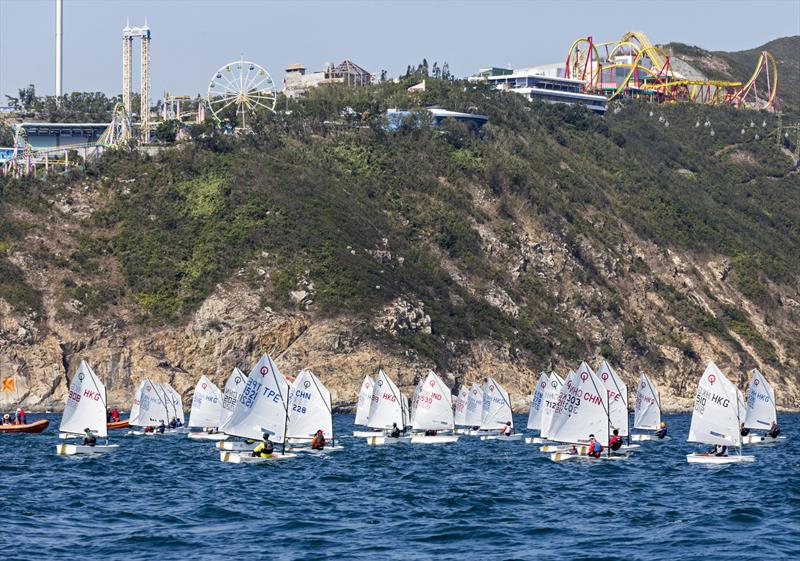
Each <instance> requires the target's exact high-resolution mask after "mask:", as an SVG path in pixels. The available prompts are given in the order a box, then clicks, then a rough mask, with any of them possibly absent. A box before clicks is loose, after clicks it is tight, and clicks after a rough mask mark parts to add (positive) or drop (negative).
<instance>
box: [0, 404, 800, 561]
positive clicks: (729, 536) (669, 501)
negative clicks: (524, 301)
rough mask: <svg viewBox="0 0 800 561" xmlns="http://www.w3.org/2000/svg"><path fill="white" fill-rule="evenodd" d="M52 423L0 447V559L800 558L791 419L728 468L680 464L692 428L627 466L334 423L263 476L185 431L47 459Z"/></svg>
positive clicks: (674, 422) (4, 440)
mask: <svg viewBox="0 0 800 561" xmlns="http://www.w3.org/2000/svg"><path fill="white" fill-rule="evenodd" d="M47 417H48V418H49V419H51V424H50V427H49V428H48V429H47V430H46V431H45V432H44V433H42V434H38V435H2V434H0V466H1V469H2V472H0V505H2V512H3V515H4V516H3V518H4V520H3V521H2V525H1V526H0V527H1V528H2V531H1V532H0V551H1V552H2V559H4V560H16V559H26V560H27V559H69V560H81V561H86V560H91V559H98V560H100V559H102V560H103V561H111V560H127V559H132V560H133V559H158V560H168V559H222V558H239V559H267V558H269V559H286V560H294V559H370V560H371V559H381V560H383V559H437V560H446V559H453V560H458V561H464V560H471V559H475V560H494V559H498V560H504V559H559V560H561V559H626V560H627V559H642V560H656V559H664V560H667V559H669V560H672V559H697V560H705V559H714V560H720V559H798V558H800V454H799V453H798V445H797V444H796V443H795V438H796V437H797V428H798V421H800V415H796V414H792V415H789V414H784V415H779V421H780V423H781V426H782V427H783V434H784V435H786V436H787V437H788V439H787V440H785V441H783V442H782V443H778V444H771V445H766V446H748V447H746V452H747V453H750V454H753V455H755V456H756V463H754V464H738V465H730V466H727V467H707V466H699V465H689V464H687V462H686V459H685V458H684V455H685V454H686V453H688V452H691V451H693V450H695V449H696V447H695V446H694V445H692V444H688V443H686V442H685V439H686V434H687V432H688V426H689V416H688V415H673V416H667V417H666V421H667V423H668V425H669V427H670V429H671V436H672V437H673V438H672V440H670V441H666V442H644V443H642V447H641V448H640V449H639V450H638V451H637V453H636V454H635V455H634V456H633V457H632V458H631V459H629V460H627V461H616V462H598V463H588V462H567V463H560V464H556V463H553V462H551V461H550V460H549V459H548V458H547V456H546V455H544V454H541V453H540V452H539V451H538V446H536V445H530V444H524V443H522V442H496V441H480V440H479V439H477V438H475V437H461V439H460V440H459V442H458V443H457V444H451V445H434V446H424V445H414V446H412V445H402V444H401V445H394V446H378V447H371V446H366V445H365V443H364V442H363V441H362V440H361V439H354V438H352V437H349V436H348V435H351V434H352V431H353V416H352V415H336V416H335V429H336V431H337V433H338V438H337V443H341V444H342V445H344V446H345V447H346V449H345V450H342V451H338V452H331V453H327V454H323V455H305V457H303V456H300V457H298V458H295V459H291V460H285V461H281V462H276V463H275V464H272V465H235V464H223V463H221V462H220V461H219V455H218V452H217V450H216V449H215V448H214V447H213V443H207V442H194V441H189V440H188V439H186V438H185V436H165V437H157V438H142V437H126V436H123V435H122V434H119V435H117V434H114V435H113V436H114V437H113V439H112V440H113V442H116V443H119V444H120V448H119V449H118V450H117V451H116V452H114V453H112V454H109V455H107V456H105V457H102V458H94V459H85V458H84V459H76V458H74V457H73V458H65V457H58V456H56V455H55V446H56V444H57V443H58V438H57V429H58V422H59V418H58V416H57V415H48V416H47ZM30 418H31V419H36V418H41V416H36V415H31V416H30ZM517 423H518V424H519V426H524V424H525V418H524V417H523V416H520V417H519V418H518V419H517ZM115 432H117V433H124V432H125V431H115Z"/></svg>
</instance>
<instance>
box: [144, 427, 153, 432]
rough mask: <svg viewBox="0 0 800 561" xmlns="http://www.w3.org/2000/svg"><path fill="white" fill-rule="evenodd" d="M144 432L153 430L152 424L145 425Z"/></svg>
mask: <svg viewBox="0 0 800 561" xmlns="http://www.w3.org/2000/svg"><path fill="white" fill-rule="evenodd" d="M144 432H153V427H151V426H147V427H144Z"/></svg>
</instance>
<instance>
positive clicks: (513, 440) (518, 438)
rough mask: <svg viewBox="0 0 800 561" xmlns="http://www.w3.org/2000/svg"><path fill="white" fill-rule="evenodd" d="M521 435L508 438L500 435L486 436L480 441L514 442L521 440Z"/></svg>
mask: <svg viewBox="0 0 800 561" xmlns="http://www.w3.org/2000/svg"><path fill="white" fill-rule="evenodd" d="M522 437H523V435H522V434H512V435H510V436H503V435H502V434H486V435H483V436H482V437H481V440H500V441H507V442H515V441H517V440H522Z"/></svg>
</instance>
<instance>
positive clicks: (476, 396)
mask: <svg viewBox="0 0 800 561" xmlns="http://www.w3.org/2000/svg"><path fill="white" fill-rule="evenodd" d="M482 414H483V388H481V387H480V386H479V385H478V384H472V387H471V388H470V389H469V397H467V413H466V415H465V416H464V425H465V426H468V427H478V426H480V424H481V415H482Z"/></svg>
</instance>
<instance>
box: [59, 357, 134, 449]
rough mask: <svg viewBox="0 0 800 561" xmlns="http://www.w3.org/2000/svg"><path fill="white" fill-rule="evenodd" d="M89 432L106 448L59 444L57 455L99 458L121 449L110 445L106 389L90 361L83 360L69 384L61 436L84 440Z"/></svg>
mask: <svg viewBox="0 0 800 561" xmlns="http://www.w3.org/2000/svg"><path fill="white" fill-rule="evenodd" d="M86 429H89V430H90V431H91V432H92V434H94V435H95V436H96V437H99V438H105V439H106V443H105V445H99V444H98V445H95V446H84V445H83V444H57V445H56V453H57V454H58V455H59V456H75V455H97V454H104V453H106V452H111V451H112V450H116V449H117V448H119V444H109V443H108V426H107V424H106V387H105V386H104V385H103V382H101V381H100V379H99V378H98V377H97V375H96V374H95V373H94V371H93V370H92V369H91V367H90V366H89V365H88V364H87V363H86V361H85V360H82V361H81V364H80V366H79V367H78V371H77V372H76V373H75V376H73V377H72V381H71V382H70V384H69V392H68V393H67V402H66V405H65V407H64V414H63V415H62V416H61V426H60V427H59V432H62V433H65V434H70V435H75V436H80V435H83V434H85V430H86Z"/></svg>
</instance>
